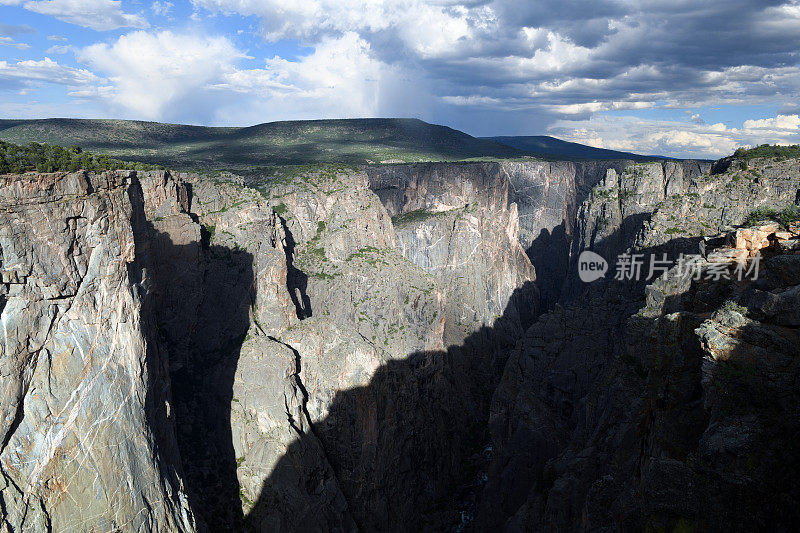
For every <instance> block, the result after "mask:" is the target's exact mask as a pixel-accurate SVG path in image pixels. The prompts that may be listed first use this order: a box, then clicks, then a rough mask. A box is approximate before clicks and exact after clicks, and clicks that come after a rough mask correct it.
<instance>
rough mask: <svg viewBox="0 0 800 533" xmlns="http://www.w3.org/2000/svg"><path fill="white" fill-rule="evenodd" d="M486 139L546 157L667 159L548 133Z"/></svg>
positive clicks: (635, 159)
mask: <svg viewBox="0 0 800 533" xmlns="http://www.w3.org/2000/svg"><path fill="white" fill-rule="evenodd" d="M483 138H484V139H486V140H492V141H497V142H500V143H503V144H506V145H508V146H511V147H514V148H517V149H519V150H525V151H527V152H532V153H533V154H536V155H542V156H544V157H563V158H568V159H632V160H634V161H654V160H657V159H665V158H663V157H659V156H646V155H639V154H632V153H629V152H618V151H616V150H606V149H604V148H595V147H593V146H586V145H585V144H578V143H573V142H568V141H562V140H561V139H556V138H555V137H548V136H546V135H536V136H527V137H526V136H521V137H506V136H502V137H483Z"/></svg>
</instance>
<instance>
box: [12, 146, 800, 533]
mask: <svg viewBox="0 0 800 533" xmlns="http://www.w3.org/2000/svg"><path fill="white" fill-rule="evenodd" d="M708 167H709V165H706V164H704V163H695V162H673V161H665V162H660V163H648V164H634V163H632V162H625V161H619V162H589V163H572V162H557V163H543V162H519V163H517V162H514V163H511V162H506V163H469V164H419V165H388V166H381V167H375V168H367V169H353V168H336V167H320V168H312V169H306V170H302V171H299V172H297V173H295V174H294V175H284V176H282V177H273V178H272V179H269V180H261V181H259V180H252V179H251V180H249V181H245V180H243V179H241V178H237V177H235V176H230V175H222V176H219V177H217V178H210V177H201V176H197V175H191V174H172V173H168V172H150V173H133V172H108V173H103V174H97V175H95V174H86V173H76V174H52V175H38V174H28V175H25V176H4V177H0V180H2V183H0V217H2V224H0V247H2V265H0V272H2V284H0V310H1V312H2V315H1V316H0V321H1V322H2V325H3V328H4V330H3V331H4V335H3V345H2V347H3V348H2V350H3V351H2V354H1V355H2V357H0V386H2V388H3V391H4V398H5V399H4V400H3V401H2V403H0V408H2V420H3V425H2V426H1V427H2V437H3V439H2V449H0V468H1V470H0V473H1V474H2V480H1V481H0V503H2V506H1V507H0V510H1V511H2V517H3V525H4V528H5V529H6V530H13V531H17V530H39V529H46V528H50V529H52V530H55V531H65V530H75V529H78V530H92V529H96V530H107V529H121V530H137V531H175V530H178V531H183V530H186V531H191V530H210V531H222V530H269V531H298V530H316V531H333V530H335V531H355V530H380V531H386V530H408V529H411V530H449V529H454V528H455V529H458V530H467V529H470V528H472V529H473V530H541V529H546V528H552V529H556V530H581V529H612V528H616V529H631V530H641V529H646V528H648V527H649V528H652V529H659V528H666V529H674V528H679V527H696V528H700V529H703V528H706V529H711V530H714V529H723V528H736V527H737V525H741V524H745V525H746V526H747V527H748V528H751V529H764V528H766V527H767V525H769V524H770V517H771V516H776V515H779V514H781V513H782V514H781V516H783V518H781V521H780V522H779V525H780V526H782V527H784V529H792V527H791V526H793V525H794V524H796V523H797V515H796V512H795V513H794V514H792V512H787V509H796V508H797V506H796V505H794V503H796V502H797V499H798V495H797V489H796V488H795V486H794V484H793V483H792V479H793V478H792V475H793V473H796V472H797V466H796V465H797V464H798V463H797V454H796V447H794V445H793V443H792V437H791V436H792V435H795V434H796V433H797V429H798V428H799V427H800V424H798V409H797V405H798V404H797V394H796V392H795V391H794V389H793V388H792V387H793V385H792V384H793V383H795V382H796V379H797V370H798V368H797V365H796V361H797V360H798V359H797V357H796V355H797V354H796V346H797V342H796V340H797V339H796V331H795V329H796V325H797V322H798V320H797V317H796V312H795V311H794V307H796V306H795V304H796V294H795V293H797V290H798V289H797V285H798V283H800V278H798V277H797V272H798V268H797V266H798V265H796V264H795V263H796V261H794V259H795V258H796V257H797V256H796V255H794V254H793V250H794V248H792V247H793V246H795V244H792V243H795V242H796V241H797V239H796V238H793V236H794V234H792V233H791V231H788V229H787V231H783V232H780V233H781V235H782V237H781V239H782V241H781V242H783V243H784V244H782V245H781V246H780V247H779V250H778V251H780V253H777V252H775V253H774V254H773V256H772V257H770V258H769V261H768V262H767V264H766V265H765V277H764V280H763V281H760V282H759V283H760V284H756V283H731V284H727V285H726V284H722V285H720V284H717V283H705V282H701V283H694V282H692V281H691V280H689V281H687V280H685V279H683V278H680V277H679V276H677V275H676V272H675V271H674V270H672V271H670V272H669V273H667V274H665V275H664V276H663V277H662V278H660V279H658V280H655V281H654V280H650V281H641V282H639V283H627V282H617V281H612V280H601V281H598V282H596V283H594V284H590V285H587V284H583V283H582V282H580V281H579V280H578V278H577V276H576V274H577V265H576V260H577V257H578V255H579V254H580V252H581V251H583V250H585V249H591V250H594V251H596V252H598V253H600V254H601V255H603V256H604V257H606V258H607V259H609V260H610V261H611V263H612V269H613V266H614V265H613V257H614V256H615V255H616V254H619V253H621V252H623V251H628V250H630V251H639V252H641V253H651V252H652V253H667V254H669V255H670V257H675V256H677V254H678V253H680V252H684V253H698V252H699V253H701V257H700V259H698V261H699V262H700V263H701V264H702V265H705V268H707V267H708V263H709V261H711V260H712V258H715V257H725V258H730V259H731V260H735V259H736V258H739V259H741V258H743V257H745V256H749V255H752V254H751V252H752V250H748V251H746V253H739V252H738V251H736V249H735V248H733V249H726V248H720V249H718V250H714V247H717V248H719V246H720V242H722V241H726V239H725V238H720V237H719V236H718V234H720V233H721V232H725V231H728V229H729V226H730V225H732V224H739V223H741V222H742V220H743V219H744V218H745V216H746V215H747V214H748V213H749V212H750V210H752V209H753V208H754V207H757V206H770V207H776V208H779V207H784V206H785V205H786V204H788V203H792V202H794V201H795V200H796V198H797V196H798V192H799V191H800V170H799V169H798V167H797V162H796V161H795V162H779V161H769V162H765V161H761V162H759V161H756V162H752V161H751V162H749V163H747V162H744V163H742V164H740V163H735V164H734V165H731V166H729V167H728V168H726V169H724V170H720V169H719V168H717V167H715V169H716V170H715V171H714V172H709V171H708V170H709V168H708ZM762 228H767V226H762ZM748 231H749V233H747V234H746V235H745V233H742V232H740V233H741V235H739V237H741V238H734V239H733V241H741V242H743V243H747V245H748V246H750V247H751V248H752V247H754V246H758V247H759V248H761V247H763V248H764V250H769V252H768V253H773V252H774V246H773V244H772V243H773V241H774V240H775V238H777V237H776V235H777V233H776V232H774V231H772V230H769V228H767V229H764V231H761V230H748ZM784 233H785V235H784ZM745 237H747V238H745ZM765 253H767V252H765ZM742 391H747V392H746V393H742ZM754 398H755V399H754ZM631 480H633V482H631ZM775 494H779V495H780V497H779V498H772V499H771V498H770V495H775Z"/></svg>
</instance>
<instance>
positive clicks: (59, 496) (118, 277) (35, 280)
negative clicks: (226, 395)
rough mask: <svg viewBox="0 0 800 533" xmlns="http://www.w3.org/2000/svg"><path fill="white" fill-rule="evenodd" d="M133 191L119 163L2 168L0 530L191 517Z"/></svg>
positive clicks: (140, 211)
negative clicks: (89, 167)
mask: <svg viewBox="0 0 800 533" xmlns="http://www.w3.org/2000/svg"><path fill="white" fill-rule="evenodd" d="M153 187H154V189H155V188H157V187H158V185H155V184H154V185H153ZM144 204H145V197H144V195H143V193H142V188H141V186H140V183H139V181H138V180H136V178H135V176H134V175H133V174H129V173H119V172H117V173H113V172H109V173H105V174H101V175H92V174H83V173H77V174H69V175H63V174H45V175H25V176H7V177H3V178H2V183H0V206H1V207H0V247H2V284H0V308H2V327H3V336H2V345H1V346H2V352H0V365H1V366H0V368H2V371H0V387H2V398H3V401H2V407H1V408H2V452H1V453H0V473H2V480H0V504H1V505H0V508H2V520H3V526H4V529H5V530H11V531H45V530H55V531H68V530H71V531H75V530H84V531H88V530H115V529H130V530H176V531H184V530H192V529H194V521H193V519H192V513H191V511H190V509H189V506H188V504H187V501H186V496H185V494H184V493H183V491H182V487H181V481H180V467H179V463H178V461H177V457H178V455H177V448H176V443H175V431H174V411H173V407H172V406H171V398H170V394H169V376H168V374H167V365H168V358H167V354H166V353H165V352H164V351H163V350H162V347H161V346H160V344H159V342H158V340H157V339H156V338H155V329H154V328H155V324H154V316H153V315H152V313H149V312H148V310H149V309H150V304H149V302H148V301H147V300H148V298H147V292H146V290H145V289H144V287H146V286H147V285H148V284H150V283H152V282H153V277H152V276H151V275H150V274H149V272H148V270H149V269H150V268H151V265H152V263H151V257H152V256H151V254H150V253H149V251H148V248H150V247H152V239H151V231H150V229H149V228H148V226H147V221H146V220H145V217H144ZM170 209H172V210H173V212H174V213H176V214H175V215H174V216H181V215H178V214H177V213H178V212H179V209H180V208H179V206H177V205H175V202H173V205H172V206H170ZM183 216H185V215H183Z"/></svg>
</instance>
